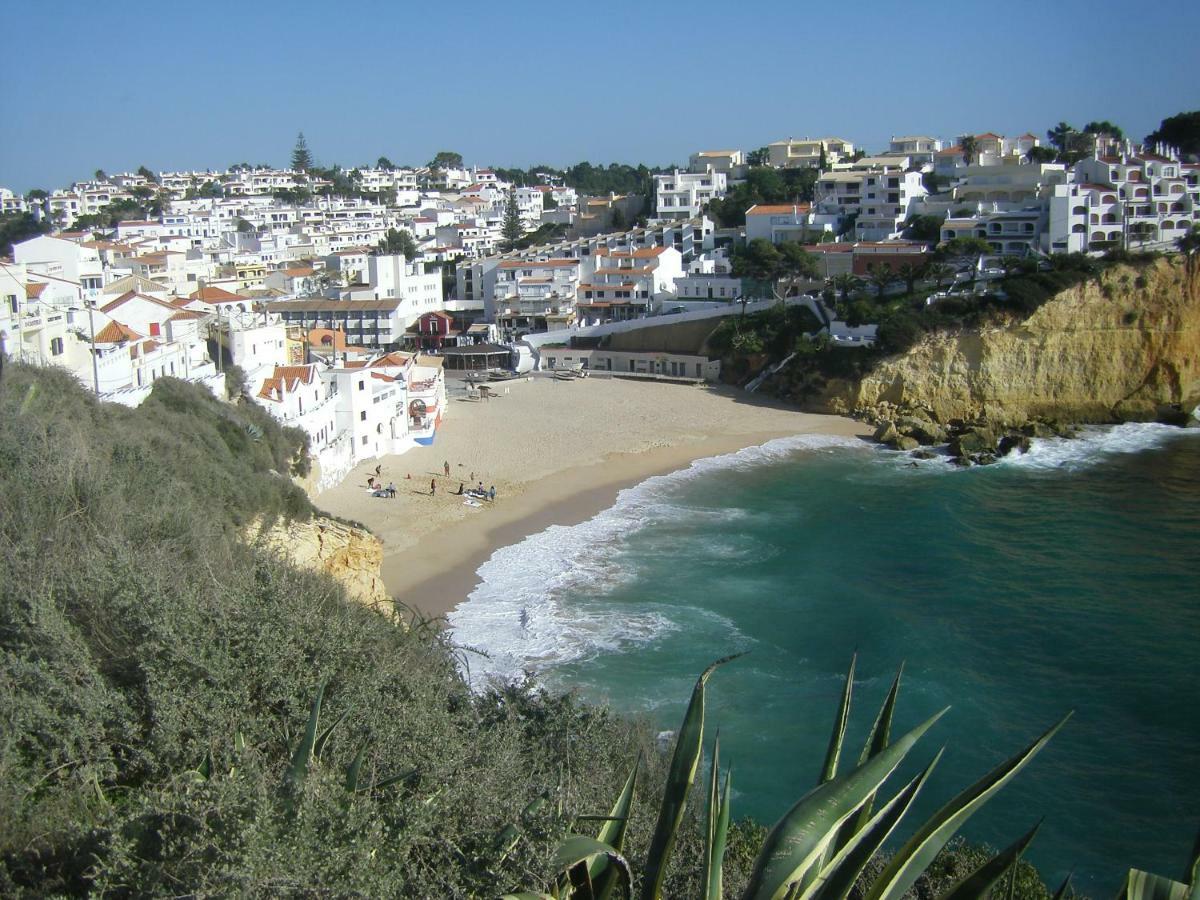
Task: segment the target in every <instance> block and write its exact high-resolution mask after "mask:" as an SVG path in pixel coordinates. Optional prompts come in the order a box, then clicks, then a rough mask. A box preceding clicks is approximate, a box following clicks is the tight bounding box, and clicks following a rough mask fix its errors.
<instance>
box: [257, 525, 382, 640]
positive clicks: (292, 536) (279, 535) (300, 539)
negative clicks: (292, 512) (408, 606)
mask: <svg viewBox="0 0 1200 900" xmlns="http://www.w3.org/2000/svg"><path fill="white" fill-rule="evenodd" d="M249 536H250V539H251V540H261V541H263V542H264V543H265V544H266V546H267V547H268V548H270V549H272V550H278V551H279V552H281V553H282V554H284V555H285V556H287V558H288V559H290V560H291V561H292V562H293V563H295V564H296V565H297V566H300V567H301V568H304V569H312V570H315V571H318V572H324V573H326V574H327V575H332V576H333V577H334V578H336V579H337V580H338V581H339V582H341V583H342V585H343V586H344V587H345V589H346V595H347V596H348V597H349V598H350V599H351V600H354V601H356V602H358V603H361V604H362V605H364V606H367V607H370V608H371V609H374V610H375V611H376V612H379V613H382V614H384V615H386V616H388V617H389V618H394V617H395V615H396V614H395V610H394V609H393V607H392V598H391V597H389V596H388V593H387V591H386V589H385V588H384V585H383V577H382V575H381V570H380V567H381V566H382V564H383V541H381V540H380V539H379V538H378V537H376V536H375V535H373V534H371V532H369V531H367V530H366V529H363V528H356V527H354V526H352V525H348V524H346V523H344V522H339V521H337V520H335V519H330V518H328V517H326V516H314V517H313V518H311V519H309V520H308V521H307V522H284V521H277V522H276V523H275V524H274V525H272V526H271V527H270V528H268V529H266V530H265V531H263V530H262V528H261V524H259V523H256V524H255V525H254V526H253V527H252V528H251V529H250V531H249Z"/></svg>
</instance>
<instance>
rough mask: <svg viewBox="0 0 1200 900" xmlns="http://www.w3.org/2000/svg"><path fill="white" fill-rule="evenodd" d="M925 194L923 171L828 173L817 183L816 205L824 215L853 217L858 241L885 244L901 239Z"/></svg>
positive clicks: (883, 169)
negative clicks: (836, 213)
mask: <svg viewBox="0 0 1200 900" xmlns="http://www.w3.org/2000/svg"><path fill="white" fill-rule="evenodd" d="M926 193H927V192H926V190H925V187H924V185H923V184H922V183H921V173H920V172H906V171H903V170H902V169H899V168H896V169H887V168H877V169H871V170H868V171H851V172H827V173H825V174H823V175H822V176H821V177H820V179H819V180H818V181H817V186H816V198H817V199H816V202H815V203H814V204H813V206H814V207H815V208H817V209H819V210H820V211H822V212H838V213H840V214H841V215H842V216H844V217H850V216H854V217H855V220H854V239H855V240H857V241H885V240H890V239H892V238H896V237H899V236H900V233H901V232H902V231H903V229H904V223H905V222H906V221H907V220H908V218H909V216H910V214H911V212H912V210H913V208H914V207H915V205H916V203H917V201H918V199H919V198H921V197H924V196H925V194H926Z"/></svg>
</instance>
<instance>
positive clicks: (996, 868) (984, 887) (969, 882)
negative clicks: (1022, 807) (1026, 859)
mask: <svg viewBox="0 0 1200 900" xmlns="http://www.w3.org/2000/svg"><path fill="white" fill-rule="evenodd" d="M1041 827H1042V823H1041V822H1038V823H1037V824H1036V825H1034V826H1033V827H1032V828H1030V829H1029V830H1028V831H1027V832H1025V833H1024V834H1023V835H1021V836H1020V837H1019V838H1017V839H1016V840H1015V841H1014V842H1013V843H1011V844H1009V845H1008V846H1007V847H1006V848H1004V849H1003V850H1001V851H1000V852H999V853H997V854H996V855H995V856H993V857H992V858H991V859H989V860H988V861H987V862H985V863H984V864H983V865H981V866H980V867H979V868H978V869H976V870H975V871H974V872H971V873H970V874H968V875H966V876H964V877H963V878H961V879H959V880H958V881H957V882H955V883H954V884H953V885H951V886H950V888H949V889H947V891H946V892H945V893H944V894H942V896H941V898H940V900H983V898H984V897H986V896H987V895H988V892H989V891H991V889H992V887H993V885H995V884H996V882H997V881H999V880H1000V879H1001V878H1003V877H1004V875H1005V873H1008V875H1009V893H1010V894H1011V893H1012V891H1013V890H1014V888H1015V886H1016V874H1017V860H1019V859H1020V858H1021V854H1022V853H1024V852H1025V848H1026V847H1028V846H1029V843H1030V841H1032V840H1033V838H1034V835H1036V834H1037V832H1038V829H1039V828H1041Z"/></svg>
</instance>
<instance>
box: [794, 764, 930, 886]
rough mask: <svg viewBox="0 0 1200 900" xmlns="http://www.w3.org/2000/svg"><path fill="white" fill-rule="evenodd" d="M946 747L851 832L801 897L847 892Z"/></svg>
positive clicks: (906, 808) (915, 795) (895, 824)
mask: <svg viewBox="0 0 1200 900" xmlns="http://www.w3.org/2000/svg"><path fill="white" fill-rule="evenodd" d="M945 749H946V748H945V747H943V748H942V749H941V750H939V751H938V752H937V753H936V754H935V755H934V757H933V759H932V760H930V762H929V765H927V766H926V767H925V768H924V770H922V771H921V773H920V774H918V775H917V777H916V778H914V779H913V780H912V781H910V782H909V783H908V784H906V785H905V786H904V787H903V788H902V789H901V790H900V792H899V793H898V794H896V796H895V797H893V798H892V799H891V800H889V801H888V802H887V803H885V804H884V805H883V806H882V807H881V808H880V810H879V812H877V813H875V815H874V816H872V817H871V818H870V819H868V820H867V822H866V824H865V825H864V826H863V827H862V828H860V829H859V830H858V831H856V832H855V833H854V834H853V835H851V836H850V839H849V840H848V841H847V842H846V844H845V846H843V847H842V848H841V849H840V850H838V852H837V853H835V854H834V856H833V858H832V859H831V860H830V861H829V863H828V865H826V866H825V868H824V869H823V870H822V871H821V874H820V876H819V877H818V878H817V879H816V881H815V882H814V883H813V884H812V885H811V886H810V887H809V889H808V890H807V891H806V892H805V893H804V894H802V895H801V897H802V898H804V900H835V898H841V897H845V896H846V895H847V894H849V893H850V889H851V888H852V887H854V884H855V882H857V881H858V876H859V875H860V874H861V873H862V870H863V869H864V868H866V865H867V863H868V862H870V860H871V857H872V856H874V855H875V853H876V852H877V851H878V850H879V848H880V847H882V846H883V843H884V841H886V840H887V839H888V837H889V836H890V835H891V833H892V832H893V831H894V830H895V828H896V826H897V825H899V824H900V820H901V819H902V818H904V816H905V814H907V813H908V810H909V809H910V808H911V807H912V804H913V801H914V800H916V798H917V794H919V793H920V792H921V788H923V787H924V786H925V782H926V781H928V780H929V775H930V773H932V772H933V769H934V767H935V766H936V765H937V764H938V762H939V761H940V760H941V758H942V754H943V753H944V752H945ZM844 828H845V826H843V829H844Z"/></svg>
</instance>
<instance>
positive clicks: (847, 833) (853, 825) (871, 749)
mask: <svg viewBox="0 0 1200 900" xmlns="http://www.w3.org/2000/svg"><path fill="white" fill-rule="evenodd" d="M903 674H904V663H900V668H899V669H897V670H896V677H895V678H894V679H892V686H891V688H890V689H889V690H888V694H887V696H886V697H885V698H884V700H883V706H881V707H880V708H879V713H878V715H876V716H875V723H874V724H873V725H872V726H871V733H870V734H868V735H867V741H866V743H865V744H864V745H863V749H862V753H861V754H859V757H858V764H859V765H860V766H861V765H862V764H863V763H865V762H866V761H867V760H868V759H870V758H871V757H872V756H876V755H877V754H878V753H879V752H880V751H881V750H883V748H884V747H886V746H887V745H888V741H889V740H890V739H891V736H892V717H893V716H894V715H895V713H896V698H897V697H898V696H899V694H900V676H901V675H903ZM874 805H875V797H874V795H872V796H870V797H868V798H867V800H866V802H865V803H864V804H863V805H862V807H861V808H860V809H859V811H858V813H857V814H855V815H853V816H851V817H850V818H849V819H848V820H847V821H846V824H844V825H843V826H842V827H841V830H840V831H839V832H838V836H837V839H836V840H835V841H834V842H833V849H834V851H835V852H836V851H838V850H841V849H842V848H843V847H844V846H846V844H847V842H849V840H850V838H851V837H852V836H854V835H855V834H857V833H858V832H859V831H861V830H862V829H863V828H865V827H866V825H867V822H868V821H869V820H870V818H871V809H872V808H873V807H874Z"/></svg>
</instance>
